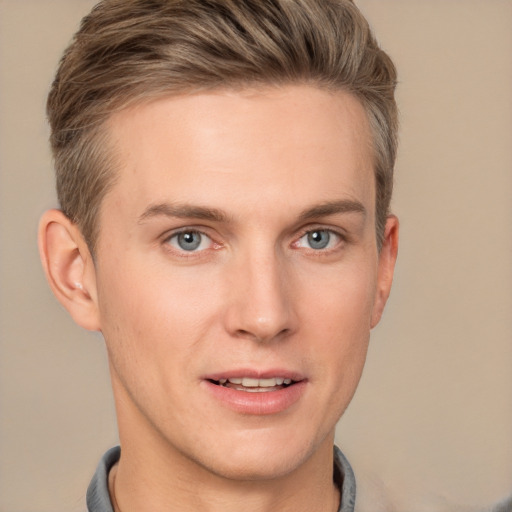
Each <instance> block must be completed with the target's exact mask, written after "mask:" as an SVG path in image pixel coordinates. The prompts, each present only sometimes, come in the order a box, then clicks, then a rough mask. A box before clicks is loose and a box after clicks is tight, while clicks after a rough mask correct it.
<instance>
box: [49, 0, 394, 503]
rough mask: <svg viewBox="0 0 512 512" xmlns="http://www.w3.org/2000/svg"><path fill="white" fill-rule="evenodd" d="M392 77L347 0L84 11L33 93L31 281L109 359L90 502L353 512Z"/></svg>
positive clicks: (388, 262)
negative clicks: (39, 151) (354, 446)
mask: <svg viewBox="0 0 512 512" xmlns="http://www.w3.org/2000/svg"><path fill="white" fill-rule="evenodd" d="M395 82H396V76H395V70H394V67H393V64H392V63H391V61H390V60H389V58H388V57H387V56H386V55H385V54H384V53H383V52H382V51H381V50H380V49H379V48H378V46H377V44H376V42H375V40H374V39H373V36H372V34H371V32H370V30H369V28H368V25H367V23H366V21H365V20H364V18H363V17H362V15H361V14H360V13H359V11H358V10H357V8H356V7H355V6H354V5H353V4H352V3H351V2H349V1H347V0H329V1H323V2H318V0H272V1H266V2H260V1H256V0H252V1H250V0H246V1H243V2H234V1H230V0H215V1H214V0H212V1H205V0H188V1H187V2H180V1H176V0H160V1H155V0H152V1H150V0H128V1H127V0H105V1H103V2H100V3H99V4H98V5H97V6H96V8H95V9H93V11H92V12H91V14H90V15H89V16H87V17H86V18H84V20H83V22H82V25H81V27H80V30H79V32H78V33H77V34H76V36H75V39H74V40H73V42H72V44H71V45H70V47H69V48H68V50H67V51H66V53H65V55H64V57H63V59H62V62H61V64H60V67H59V70H58V72H57V76H56V79H55V82H54V84H53V86H52V90H51V92H50V95H49V99H48V116H49V120H50V124H51V128H52V135H51V143H52V149H53V152H54V157H55V166H56V172H57V191H58V196H59V201H60V204H61V210H50V211H48V212H46V214H45V215H44V216H43V218H42V220H41V224H40V251H41V255H42V261H43V266H44V268H45V271H46V274H47V278H48V281H49V283H50V286H51V287H52V290H53V292H54V293H55V295H56V296H57V298H58V299H59V301H60V302H61V303H62V304H63V305H64V307H65V308H66V309H67V310H68V311H69V313H70V314H71V316H72V317H73V319H74V320H75V321H76V322H77V323H78V324H79V325H81V326H82V327H84V328H86V329H90V330H94V331H101V332H102V334H103V336H104V338H105V343H106V346H107V351H108V356H109V364H110V370H111V378H112V386H113V391H114V398H115V403H116V409H117V416H118V426H119V437H120V444H121V449H119V448H116V449H113V450H111V451H109V452H108V453H107V454H106V455H105V456H104V458H103V459H102V461H101V463H100V465H99V467H98V470H97V472H96V475H95V477H94V479H93V481H92V482H91V485H90V487H89V491H88V496H87V501H88V507H89V510H90V511H91V512H92V511H94V512H96V511H111V510H113V511H116V512H119V511H122V512H130V511H143V510H147V511H160V510H162V511H163V510H180V511H192V510H194V511H217V510H223V511H231V510H239V509H240V508H243V509H244V510H248V511H271V510H272V511H275V510H280V511H291V510H293V511H336V510H340V511H343V512H347V511H351V510H353V507H354V501H355V482H354V477H353V474H352V471H351V469H350V466H349V464H348V462H347V461H346V459H345V458H344V457H343V455H342V454H341V452H340V451H339V450H337V449H335V450H334V452H333V442H334V431H335V426H336V422H337V421H338V419H339V418H340V416H341V415H342V413H343V411H344V410H345V408H346V407H347V405H348V403H349V402H350V400H351V398H352V395H353V393H354V391H355V388H356V386H357V383H358V380H359V378H360V375H361V371H362V368H363V364H364V360H365V356H366V350H367V346H368V340H369V333H370V329H371V328H372V327H374V326H375V325H376V324H377V323H378V321H379V319H380V316H381V314H382V311H383V309H384V305H385V303H386V300H387V297H388V295H389V291H390V287H391V281H392V276H393V268H394V263H395V259H396V254H397V244H398V221H397V219H396V218H395V217H394V216H392V215H390V214H389V202H390V197H391V188H392V171H393V165H394V160H395V153H396V130H397V114H396V105H395V102H394V97H393V95H394V88H395Z"/></svg>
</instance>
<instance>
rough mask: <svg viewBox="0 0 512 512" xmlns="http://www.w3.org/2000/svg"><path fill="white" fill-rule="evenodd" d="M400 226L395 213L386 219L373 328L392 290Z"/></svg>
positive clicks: (380, 255)
mask: <svg viewBox="0 0 512 512" xmlns="http://www.w3.org/2000/svg"><path fill="white" fill-rule="evenodd" d="M398 227H399V223H398V218H397V217H395V216H394V215H390V216H389V217H388V218H387V220H386V227H385V230H384V240H383V242H382V248H381V250H380V253H379V268H378V274H377V289H376V295H375V301H374V304H373V310H372V318H371V328H372V329H373V328H374V327H375V326H376V325H377V324H378V323H379V321H380V318H381V316H382V313H383V311H384V306H385V305H386V302H387V300H388V297H389V293H390V292H391V284H392V282H393V274H394V270H395V263H396V258H397V254H398Z"/></svg>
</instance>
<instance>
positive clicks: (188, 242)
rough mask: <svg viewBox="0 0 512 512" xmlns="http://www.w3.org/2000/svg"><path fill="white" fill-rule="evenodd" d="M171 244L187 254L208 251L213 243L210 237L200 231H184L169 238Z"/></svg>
mask: <svg viewBox="0 0 512 512" xmlns="http://www.w3.org/2000/svg"><path fill="white" fill-rule="evenodd" d="M169 243H170V244H171V245H172V246H173V247H174V248H176V249H179V250H181V251H187V252H194V251H196V252H197V251H201V250H204V249H208V248H209V247H210V246H211V244H212V241H211V239H210V237H208V236H206V235H205V234H204V233H200V232H199V231H182V232H181V233H176V234H175V235H172V236H171V237H170V238H169Z"/></svg>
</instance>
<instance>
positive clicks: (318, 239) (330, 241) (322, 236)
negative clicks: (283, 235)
mask: <svg viewBox="0 0 512 512" xmlns="http://www.w3.org/2000/svg"><path fill="white" fill-rule="evenodd" d="M340 239H341V237H340V235H338V234H337V233H335V232H334V231H331V230H329V229H314V230H311V231H308V232H307V233H305V234H304V235H302V236H301V237H300V238H299V240H298V241H297V243H296V245H297V247H306V248H308V249H314V250H317V251H321V250H324V249H331V248H333V247H335V246H336V245H337V244H338V243H339V242H340Z"/></svg>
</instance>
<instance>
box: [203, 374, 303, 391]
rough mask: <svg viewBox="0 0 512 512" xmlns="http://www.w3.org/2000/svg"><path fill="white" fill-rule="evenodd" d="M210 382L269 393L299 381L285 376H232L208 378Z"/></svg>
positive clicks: (227, 386) (242, 389) (241, 389)
mask: <svg viewBox="0 0 512 512" xmlns="http://www.w3.org/2000/svg"><path fill="white" fill-rule="evenodd" d="M208 381H209V382H211V383H212V384H215V385H217V386H221V387H224V388H230V389H234V390H237V391H245V392H247V393H268V392H271V391H280V390H282V389H286V388H288V387H290V386H293V385H294V384H296V383H297V382H299V381H296V380H293V379H290V378H285V377H270V378H265V379H257V378H253V377H230V378H221V379H219V380H214V379H208Z"/></svg>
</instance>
